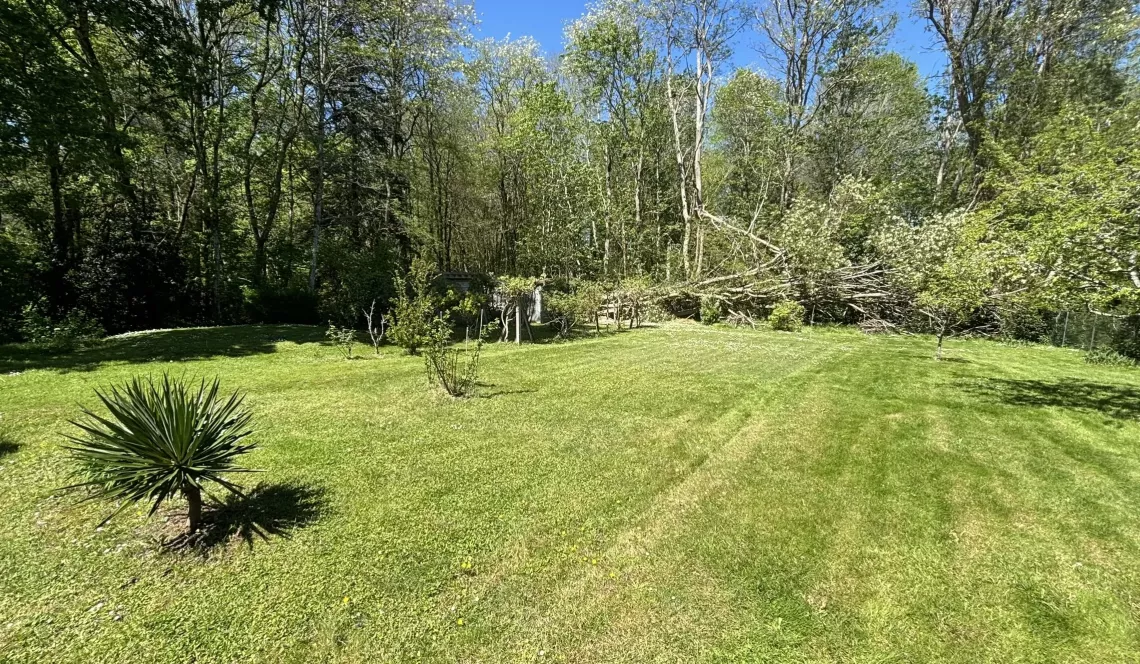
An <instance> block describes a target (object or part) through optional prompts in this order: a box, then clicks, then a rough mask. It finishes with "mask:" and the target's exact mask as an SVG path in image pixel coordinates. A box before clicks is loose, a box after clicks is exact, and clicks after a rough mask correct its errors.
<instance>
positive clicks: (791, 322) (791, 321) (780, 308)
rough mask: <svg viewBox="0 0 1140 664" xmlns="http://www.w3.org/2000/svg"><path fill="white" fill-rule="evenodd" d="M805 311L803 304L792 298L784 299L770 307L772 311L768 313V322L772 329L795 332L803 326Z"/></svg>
mask: <svg viewBox="0 0 1140 664" xmlns="http://www.w3.org/2000/svg"><path fill="white" fill-rule="evenodd" d="M805 313H807V311H806V310H805V309H804V305H802V304H800V303H799V302H795V301H793V300H784V301H783V302H780V303H779V304H777V305H776V306H775V307H772V313H770V314H768V323H769V324H770V325H771V326H772V329H773V330H781V331H783V332H797V331H799V329H800V328H802V327H803V326H804V314H805Z"/></svg>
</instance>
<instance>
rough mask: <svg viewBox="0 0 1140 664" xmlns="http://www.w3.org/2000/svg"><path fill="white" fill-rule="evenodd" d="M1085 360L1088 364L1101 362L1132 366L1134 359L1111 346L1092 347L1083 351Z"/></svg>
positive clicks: (1117, 365) (1134, 363)
mask: <svg viewBox="0 0 1140 664" xmlns="http://www.w3.org/2000/svg"><path fill="white" fill-rule="evenodd" d="M1085 362H1087V363H1089V364H1102V365H1105V366H1110V367H1134V366H1136V364H1137V363H1136V360H1134V359H1132V358H1131V357H1128V356H1127V355H1124V354H1122V353H1120V352H1118V351H1116V350H1114V349H1112V348H1104V347H1101V348H1094V349H1092V350H1090V351H1089V352H1088V353H1085Z"/></svg>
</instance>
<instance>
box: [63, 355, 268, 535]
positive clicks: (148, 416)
mask: <svg viewBox="0 0 1140 664" xmlns="http://www.w3.org/2000/svg"><path fill="white" fill-rule="evenodd" d="M96 395H97V396H98V397H99V400H100V401H102V402H103V405H104V406H105V407H106V408H107V410H108V411H110V414H109V415H106V416H99V415H96V414H94V413H93V412H91V411H90V410H87V409H86V408H84V409H83V414H84V416H85V419H83V420H81V421H76V422H73V424H75V426H77V427H79V429H80V430H81V431H82V434H81V436H79V437H76V436H68V437H67V438H68V440H69V441H70V444H69V445H67V446H65V447H66V449H67V450H68V451H69V452H70V453H71V457H72V459H73V460H75V461H76V462H77V463H78V465H79V468H78V470H77V471H76V475H77V480H78V481H77V482H76V483H75V484H73V485H72V486H71V487H68V488H71V489H76V488H82V489H87V490H88V491H90V493H91V497H93V498H108V499H111V500H117V501H120V502H122V507H120V510H119V511H121V510H122V509H123V508H125V507H126V506H128V505H131V504H133V503H138V502H149V503H151V509H150V513H151V514H154V513H155V512H156V511H157V510H158V508H159V507H161V506H162V503H163V502H164V501H166V499H167V498H170V497H171V496H174V495H177V494H181V495H182V496H183V497H184V498H185V499H186V501H187V503H188V504H189V508H190V509H189V514H188V517H189V519H188V529H189V532H190V534H194V533H197V532H198V529H199V525H200V523H201V516H202V493H203V491H205V489H206V487H207V486H208V485H210V484H217V485H219V486H221V487H222V488H223V489H226V490H227V491H230V492H232V493H240V487H238V486H237V485H235V484H233V483H232V482H230V481H229V480H228V479H226V478H225V475H226V474H228V473H238V472H251V471H248V470H246V469H243V468H238V467H236V466H235V465H234V464H235V461H236V459H237V457H239V456H240V455H242V454H245V453H246V452H248V451H250V450H252V449H253V448H254V445H251V444H248V443H245V442H243V441H244V440H245V439H246V438H247V437H248V436H249V435H250V434H251V433H252V432H251V430H250V429H249V423H250V420H251V415H250V413H249V412H248V411H246V410H245V409H244V408H243V407H242V397H239V396H238V395H236V394H235V395H232V396H230V397H228V398H226V397H224V396H222V395H221V394H219V385H218V380H217V379H214V381H213V382H212V383H209V384H207V383H206V381H202V382H201V384H200V385H199V386H198V388H197V389H193V388H192V387H190V386H188V385H187V384H186V383H184V382H182V381H181V380H178V379H175V378H171V377H170V376H168V375H163V377H162V381H161V382H158V383H156V382H155V381H153V380H151V379H142V378H134V379H132V380H131V381H130V382H129V383H127V384H126V385H125V386H123V388H122V389H120V388H118V387H112V388H111V389H110V391H109V392H106V393H103V392H96ZM115 514H118V511H116V512H115V513H114V514H112V515H111V516H110V517H107V519H108V520H109V519H110V518H111V517H113V516H114V515H115Z"/></svg>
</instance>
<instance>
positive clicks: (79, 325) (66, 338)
mask: <svg viewBox="0 0 1140 664" xmlns="http://www.w3.org/2000/svg"><path fill="white" fill-rule="evenodd" d="M43 308H44V307H43V304H42V303H41V304H39V305H33V304H29V305H27V306H25V307H24V312H23V322H22V324H21V326H20V334H21V335H22V336H23V337H24V339H25V340H27V341H28V342H29V343H31V344H32V345H34V346H36V347H38V348H43V349H45V350H50V351H55V352H63V353H66V352H71V351H73V350H75V349H76V348H79V347H82V346H86V345H90V344H92V343H94V342H96V341H98V340H100V339H102V338H103V328H102V326H100V325H99V323H98V322H96V321H95V319H93V318H91V317H90V316H88V315H87V314H86V313H85V312H83V311H81V310H79V309H72V310H71V311H70V312H68V314H67V316H65V317H64V318H63V319H62V320H59V321H54V322H53V321H52V319H51V318H50V317H49V316H48V315H47V314H45V313H44V312H43Z"/></svg>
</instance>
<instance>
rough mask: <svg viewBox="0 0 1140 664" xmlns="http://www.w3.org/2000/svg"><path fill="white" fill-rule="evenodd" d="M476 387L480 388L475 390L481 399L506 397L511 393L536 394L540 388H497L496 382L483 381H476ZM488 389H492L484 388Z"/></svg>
mask: <svg viewBox="0 0 1140 664" xmlns="http://www.w3.org/2000/svg"><path fill="white" fill-rule="evenodd" d="M475 387H477V388H478V390H477V391H476V392H475V396H476V397H478V398H480V399H494V398H495V397H505V396H508V395H511V394H535V393H537V392H538V390H535V389H531V388H519V389H515V390H510V389H497V388H498V387H499V386H498V385H495V384H494V383H482V382H476V383H475ZM488 389H490V390H492V391H491V392H485V391H484V390H488Z"/></svg>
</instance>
